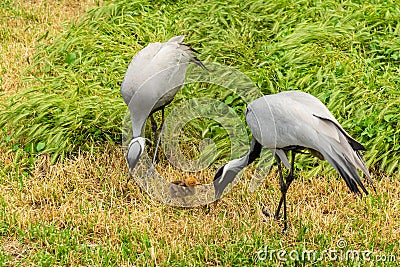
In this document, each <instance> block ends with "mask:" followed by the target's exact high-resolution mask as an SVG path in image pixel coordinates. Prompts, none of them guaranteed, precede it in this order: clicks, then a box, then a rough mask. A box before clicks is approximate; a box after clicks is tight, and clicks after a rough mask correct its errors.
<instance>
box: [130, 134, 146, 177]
mask: <svg viewBox="0 0 400 267" xmlns="http://www.w3.org/2000/svg"><path fill="white" fill-rule="evenodd" d="M144 140H145V139H144V138H143V137H137V138H134V139H132V141H131V142H130V143H129V147H128V153H127V154H126V160H127V161H128V166H129V171H132V170H133V169H134V168H135V166H136V164H137V163H138V162H139V159H140V156H141V155H142V153H143V151H144V142H145V141H144Z"/></svg>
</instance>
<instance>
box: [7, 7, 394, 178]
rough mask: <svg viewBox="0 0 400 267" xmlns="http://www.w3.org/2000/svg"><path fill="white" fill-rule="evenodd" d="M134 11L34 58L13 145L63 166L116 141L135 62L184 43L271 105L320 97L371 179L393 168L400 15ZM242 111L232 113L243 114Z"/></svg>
mask: <svg viewBox="0 0 400 267" xmlns="http://www.w3.org/2000/svg"><path fill="white" fill-rule="evenodd" d="M127 3H128V2H125V1H117V2H115V3H111V4H109V5H105V6H103V7H99V8H96V9H92V10H91V11H90V12H89V13H88V14H87V15H86V16H85V17H84V18H83V19H81V21H80V22H79V23H77V24H73V25H71V26H70V28H69V29H68V31H67V32H66V33H65V34H61V35H60V36H58V37H57V38H56V40H55V41H54V42H53V43H52V44H51V45H43V46H42V47H39V50H38V51H39V52H38V53H37V56H36V57H35V59H34V64H33V66H32V67H31V69H30V72H31V73H32V74H33V75H34V77H35V78H34V80H33V81H32V82H33V83H36V85H35V86H32V88H29V89H28V90H27V91H25V92H23V93H21V94H18V95H16V96H14V97H12V99H11V100H10V101H9V102H8V103H6V104H5V105H4V106H3V110H2V111H1V112H0V118H1V120H0V121H1V126H2V127H4V126H5V125H7V126H8V129H9V132H10V134H11V132H12V136H13V140H15V142H14V144H15V143H17V142H18V143H20V146H21V147H26V146H29V148H27V149H26V150H28V151H29V152H36V150H37V149H36V148H37V146H38V144H39V143H42V145H43V144H45V147H44V148H43V151H45V152H52V153H54V154H53V155H54V158H56V157H57V156H58V155H59V154H62V155H64V154H65V153H67V154H68V153H70V152H73V151H77V149H78V148H81V149H88V148H90V147H92V146H98V144H99V143H102V142H104V141H114V142H120V140H121V130H120V128H121V124H120V122H121V121H122V116H123V114H124V112H125V105H124V104H123V102H122V99H121V97H120V95H119V86H120V83H121V81H122V78H123V75H124V72H125V70H126V67H127V65H128V63H129V61H130V59H131V58H132V56H133V55H134V54H135V53H136V52H137V51H139V50H140V49H141V48H142V47H144V46H145V45H147V44H148V43H149V42H155V41H165V40H167V39H168V38H170V37H171V36H173V35H177V34H185V35H187V42H188V43H190V44H192V45H193V47H195V48H196V49H198V50H200V51H201V55H200V58H201V59H203V60H206V61H207V60H210V61H217V62H220V63H223V64H228V65H230V66H232V67H234V68H237V69H238V70H240V71H242V72H243V73H245V74H246V75H248V76H249V77H250V78H251V79H253V81H254V83H255V84H257V85H258V86H259V87H260V88H261V90H262V91H263V92H264V93H265V94H268V93H275V92H278V91H284V90H301V91H305V92H309V93H311V94H313V95H315V96H317V97H319V98H320V99H321V100H322V101H323V102H324V103H325V104H326V105H327V106H328V108H329V109H330V110H331V112H332V113H333V114H334V115H335V116H336V117H337V118H338V120H339V121H340V122H341V123H342V124H343V126H344V128H345V129H346V130H348V131H349V133H350V134H351V135H353V136H354V137H355V138H356V139H357V140H359V141H360V142H361V143H363V144H364V145H365V146H366V148H367V152H366V153H365V157H366V158H367V163H368V164H369V165H370V166H371V168H373V169H375V170H377V171H383V172H385V173H388V174H391V173H393V172H394V171H396V170H397V169H398V165H399V160H398V158H399V151H400V142H399V129H400V127H398V126H399V120H398V114H399V110H400V106H399V104H400V102H399V99H400V98H399V94H400V93H399V90H398V85H399V75H398V64H399V63H400V41H399V38H398V37H399V31H400V28H399V26H398V25H399V24H398V18H399V16H400V15H399V14H400V11H399V7H398V5H397V4H395V3H391V2H383V3H380V4H378V3H374V2H371V3H368V2H366V3H364V2H363V3H362V4H361V3H357V2H356V1H355V2H342V3H338V2H335V1H321V2H320V1H315V2H313V3H310V2H307V1H281V2H263V1H255V2H251V3H246V4H245V3H239V2H237V1H228V2H227V3H225V4H223V5H221V4H219V3H217V2H216V3H212V4H211V3H208V2H196V8H194V7H192V6H193V3H191V2H190V1H184V2H179V3H175V4H167V3H166V2H165V3H164V2H162V1H156V2H154V3H146V2H144V1H133V2H131V1H129V4H127ZM188 7H190V8H188ZM43 38H48V37H47V36H46V35H45V36H43ZM195 89H196V88H195ZM201 94H205V95H207V96H210V97H217V98H218V97H221V95H220V94H219V93H218V91H217V90H211V91H206V90H200V92H198V93H189V94H188V95H187V97H194V96H201ZM184 97H185V95H184V96H183V98H184ZM223 97H225V99H221V100H226V98H227V97H229V95H224V96H223ZM178 99H182V97H181V98H179V96H178ZM177 102H178V101H177ZM229 102H232V101H229ZM236 102H237V101H236ZM236 102H233V103H230V105H231V106H239V107H243V103H240V102H239V103H236ZM203 127H204V126H203ZM202 130H204V129H202ZM32 147H33V148H32ZM39 152H40V151H39ZM316 171H320V169H319V168H318V169H316Z"/></svg>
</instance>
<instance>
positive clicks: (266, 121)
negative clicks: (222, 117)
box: [214, 91, 375, 231]
mask: <svg viewBox="0 0 400 267" xmlns="http://www.w3.org/2000/svg"><path fill="white" fill-rule="evenodd" d="M245 116H246V122H247V125H248V126H249V128H250V130H251V132H252V135H253V137H252V143H251V147H250V150H249V152H248V153H247V154H246V155H245V156H244V157H242V158H239V159H234V160H231V161H230V162H228V163H227V164H226V165H224V166H222V167H220V168H219V169H218V171H217V173H216V174H215V177H214V188H215V196H216V198H217V199H218V198H219V197H220V196H221V195H222V193H223V191H224V189H225V187H226V186H227V185H228V184H230V183H231V182H232V181H233V180H234V178H235V176H236V175H237V173H238V172H239V171H240V170H242V169H243V168H244V167H246V166H247V165H249V164H250V163H252V162H253V161H254V160H255V159H256V158H257V157H259V155H260V152H261V149H262V147H266V148H269V149H270V150H271V151H272V152H273V154H274V156H275V159H276V161H277V163H278V170H279V180H280V190H281V199H280V202H279V205H278V208H277V210H276V212H275V218H279V214H280V209H281V206H282V204H283V208H284V210H283V215H284V228H283V231H286V229H287V215H286V193H287V190H288V188H289V186H290V184H291V182H292V181H293V179H294V161H295V155H296V153H300V152H302V151H303V150H305V149H307V150H309V151H310V152H311V154H313V155H314V156H317V157H318V158H320V159H326V160H327V161H328V162H329V163H330V164H331V165H332V166H333V167H334V168H335V169H336V171H337V172H338V173H339V174H340V176H341V177H342V178H343V179H344V181H345V182H346V184H347V186H348V187H349V189H350V190H351V191H352V192H354V193H361V191H360V188H361V190H362V192H364V193H365V194H368V191H367V190H366V188H365V187H364V185H363V183H362V182H361V180H360V175H359V173H358V171H357V169H359V170H361V171H362V172H363V173H364V174H365V175H366V177H367V178H368V181H369V183H370V184H371V185H372V186H373V184H372V180H371V176H370V174H369V172H368V170H367V167H366V166H365V163H364V161H363V158H362V156H361V154H360V152H359V151H360V150H365V148H364V147H363V146H362V145H361V144H360V143H359V142H357V141H356V140H354V139H353V138H352V137H351V136H350V135H349V134H348V133H347V132H346V131H345V130H344V129H343V128H342V127H341V126H340V124H339V122H338V121H337V120H336V119H335V118H334V116H333V115H332V114H331V113H330V112H329V110H328V109H327V107H326V106H325V105H324V104H323V103H322V102H321V101H320V100H319V99H318V98H316V97H314V96H312V95H310V94H307V93H303V92H298V91H286V92H281V93H277V94H274V95H266V96H263V97H261V98H258V99H256V100H254V101H253V102H251V103H250V104H249V105H248V107H247V109H246V115H245ZM289 151H291V164H289V160H288V158H287V154H288V152H289ZM281 162H283V164H284V165H285V166H286V167H287V168H288V169H289V174H288V175H287V177H286V179H285V180H284V178H283V174H282V167H281ZM374 190H375V188H374ZM264 214H266V215H268V214H267V212H264Z"/></svg>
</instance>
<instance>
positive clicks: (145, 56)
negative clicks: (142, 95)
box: [121, 42, 163, 105]
mask: <svg viewBox="0 0 400 267" xmlns="http://www.w3.org/2000/svg"><path fill="white" fill-rule="evenodd" d="M162 46H163V44H162V43H159V42H157V43H151V44H149V45H148V46H146V47H145V48H143V49H142V50H140V51H139V52H138V53H137V54H136V55H135V56H134V57H133V59H132V61H131V62H130V63H129V66H128V69H127V70H126V73H125V76H124V79H123V80H122V83H121V95H122V98H123V99H124V101H125V103H126V104H127V105H128V104H129V102H130V100H131V98H132V96H133V95H134V93H135V92H136V90H137V88H139V86H140V83H142V82H143V80H142V79H141V77H143V72H144V70H145V69H146V67H147V66H148V64H149V63H148V62H151V60H152V59H153V58H154V56H155V55H156V54H157V53H158V52H159V51H160V49H161V47H162Z"/></svg>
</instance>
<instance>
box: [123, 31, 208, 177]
mask: <svg viewBox="0 0 400 267" xmlns="http://www.w3.org/2000/svg"><path fill="white" fill-rule="evenodd" d="M184 38H185V37H184V36H175V37H172V38H171V39H169V40H168V42H166V43H160V42H156V43H150V44H149V45H148V46H146V47H145V48H143V49H142V50H140V51H139V53H137V54H136V55H135V56H134V58H133V59H132V61H131V63H130V64H129V66H128V69H127V71H126V73H125V77H124V79H123V81H122V84H121V95H122V98H123V99H124V101H125V103H126V105H128V108H129V111H130V115H131V121H132V137H133V138H132V140H131V142H130V143H129V146H128V153H127V155H126V158H127V161H128V165H129V170H130V171H131V170H132V169H133V168H134V167H135V166H136V164H137V162H138V161H139V158H140V156H141V155H142V153H143V151H144V146H145V139H144V138H143V137H142V136H141V135H142V131H143V127H144V124H145V122H146V120H147V119H148V118H149V117H150V119H151V122H152V130H153V132H154V139H155V141H156V139H157V138H156V132H157V124H156V122H155V120H154V118H153V113H154V112H156V111H158V110H161V112H162V118H161V126H160V128H161V131H162V125H163V123H164V108H165V106H166V105H168V104H169V103H171V102H172V100H173V99H174V97H175V95H176V93H177V92H178V91H179V90H180V89H181V88H182V87H183V84H184V79H185V75H186V71H187V67H188V65H189V63H190V62H194V63H195V64H197V65H199V66H200V67H202V68H205V66H204V65H203V63H202V62H201V61H200V60H199V59H197V57H196V56H195V55H194V52H197V51H195V50H194V49H192V48H191V47H190V46H188V45H186V44H183V43H182V42H183V39H184ZM160 134H161V133H160ZM158 144H159V142H158V143H157V147H156V149H155V156H156V154H157V148H158ZM154 159H155V157H154ZM153 163H154V160H153Z"/></svg>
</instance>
